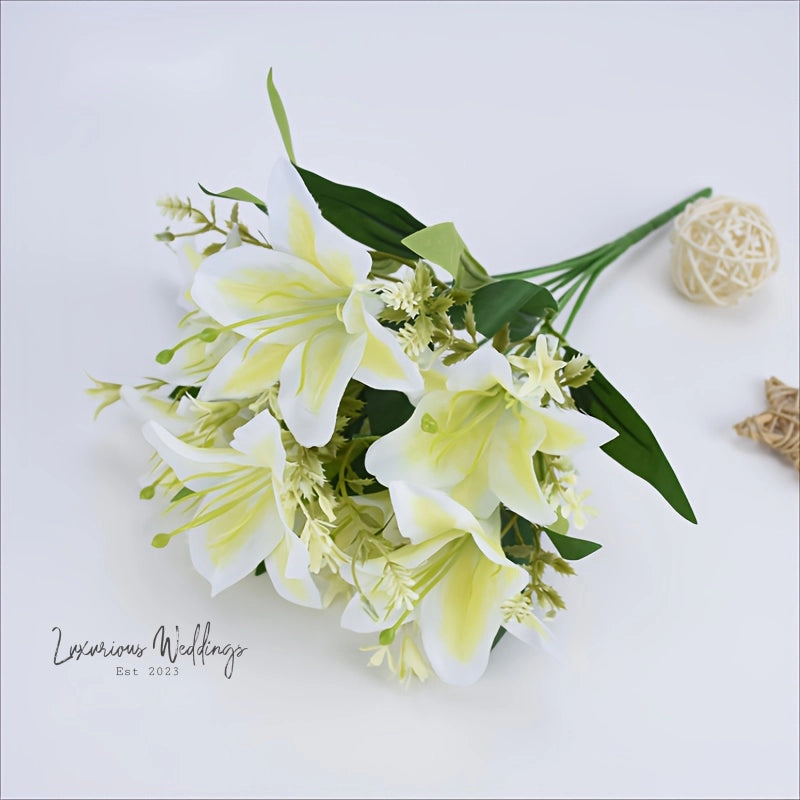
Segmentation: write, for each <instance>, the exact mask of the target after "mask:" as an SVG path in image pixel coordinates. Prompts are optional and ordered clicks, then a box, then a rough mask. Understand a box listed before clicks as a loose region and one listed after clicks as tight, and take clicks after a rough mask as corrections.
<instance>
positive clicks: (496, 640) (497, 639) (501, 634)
mask: <svg viewBox="0 0 800 800" xmlns="http://www.w3.org/2000/svg"><path fill="white" fill-rule="evenodd" d="M505 635H506V629H505V628H503V627H502V626H501V627H500V628H498V630H497V633H496V634H495V637H494V641H493V642H492V650H494V649H495V647H497V645H498V644H500V640H501V639H502V638H503V637H504V636H505Z"/></svg>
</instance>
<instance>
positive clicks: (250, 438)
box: [231, 411, 286, 476]
mask: <svg viewBox="0 0 800 800" xmlns="http://www.w3.org/2000/svg"><path fill="white" fill-rule="evenodd" d="M231 447H232V448H233V449H234V450H238V451H239V452H240V453H242V454H243V455H245V456H247V458H248V460H249V462H250V463H251V464H252V465H253V466H258V467H269V468H270V469H271V470H272V473H273V475H274V476H281V475H283V471H284V469H285V468H286V451H285V450H284V449H283V442H282V441H281V428H280V425H278V421H277V420H276V419H275V417H273V416H272V414H270V413H269V411H262V412H261V413H260V414H256V415H255V416H254V417H253V419H251V420H250V421H249V422H247V423H246V424H244V425H242V426H241V427H239V428H237V429H236V432H235V433H234V434H233V441H232V442H231Z"/></svg>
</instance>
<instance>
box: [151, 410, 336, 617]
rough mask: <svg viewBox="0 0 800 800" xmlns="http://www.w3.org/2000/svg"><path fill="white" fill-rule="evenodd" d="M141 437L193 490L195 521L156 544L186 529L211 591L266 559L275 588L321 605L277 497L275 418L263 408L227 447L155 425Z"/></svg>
mask: <svg viewBox="0 0 800 800" xmlns="http://www.w3.org/2000/svg"><path fill="white" fill-rule="evenodd" d="M144 435H145V438H146V439H147V441H148V442H150V444H151V445H152V446H153V447H154V448H155V449H156V451H157V452H158V454H159V456H160V457H161V458H162V459H163V460H164V461H165V462H166V463H167V464H169V466H170V467H172V469H173V470H174V471H175V473H176V475H177V476H178V478H179V479H180V481H181V483H183V484H184V486H186V487H188V488H189V489H191V490H192V491H193V492H194V494H193V495H190V497H192V498H194V499H195V500H196V501H197V500H199V503H197V510H196V512H195V515H194V517H193V519H191V520H190V521H189V522H188V523H186V524H185V525H182V526H181V527H179V528H177V529H176V530H174V531H173V532H172V533H170V534H160V535H159V537H156V540H154V543H156V544H160V545H161V546H163V545H164V544H166V543H167V542H168V541H169V538H171V537H172V536H174V535H176V534H178V533H182V532H183V531H187V535H188V537H189V549H190V552H191V557H192V563H193V564H194V566H195V569H197V571H198V572H199V573H200V574H201V575H203V576H204V577H205V578H206V579H207V580H208V581H209V582H210V583H211V590H212V595H215V594H217V593H218V592H220V591H222V590H223V589H225V588H227V587H228V586H231V585H232V584H234V583H236V582H237V581H239V580H241V579H242V578H244V577H245V576H246V575H248V574H250V573H251V572H252V571H253V570H254V569H255V568H256V566H258V564H259V563H260V562H261V561H262V560H265V561H266V567H267V572H268V573H269V576H270V578H271V579H272V583H273V584H274V586H275V589H276V590H277V591H278V593H279V594H280V595H282V596H283V597H285V598H286V599H287V600H291V601H292V602H294V603H298V604H300V605H306V606H312V607H314V608H319V607H321V605H322V602H321V598H320V595H319V591H318V589H317V586H316V585H315V583H314V581H313V579H312V577H311V575H310V573H309V570H308V564H309V556H308V551H307V550H306V548H305V547H304V545H303V543H302V542H301V541H300V539H299V538H298V537H297V535H296V534H295V533H294V532H293V531H292V528H291V525H290V524H289V523H288V521H287V519H286V517H285V513H284V510H283V507H282V502H281V493H282V489H283V485H282V479H283V473H284V469H285V466H286V456H285V452H284V448H283V444H282V443H281V432H280V427H279V426H278V423H277V422H276V421H275V420H274V419H273V418H272V417H271V416H270V415H269V414H266V413H262V414H259V415H258V416H257V417H254V418H253V419H252V420H250V422H248V423H247V424H245V425H242V426H241V427H239V428H237V429H236V432H235V434H234V437H233V440H232V441H231V446H230V447H226V448H217V447H213V448H211V447H202V448H201V447H195V446H193V445H189V444H186V443H185V442H182V441H181V440H180V439H178V438H176V437H175V436H173V435H172V434H171V433H169V432H168V431H167V430H165V429H164V428H163V427H162V426H160V425H158V424H157V423H155V422H148V423H147V424H146V425H145V426H144Z"/></svg>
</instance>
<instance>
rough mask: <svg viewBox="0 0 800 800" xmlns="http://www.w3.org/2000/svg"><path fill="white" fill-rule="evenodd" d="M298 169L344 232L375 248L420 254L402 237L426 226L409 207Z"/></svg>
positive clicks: (409, 256) (325, 214) (327, 215)
mask: <svg viewBox="0 0 800 800" xmlns="http://www.w3.org/2000/svg"><path fill="white" fill-rule="evenodd" d="M297 171H298V172H299V173H300V177H301V178H302V179H303V182H304V183H305V185H306V187H307V189H308V191H309V192H311V194H312V196H313V197H314V199H315V200H316V201H317V203H318V205H319V207H320V210H321V211H322V216H323V217H325V219H326V220H328V222H330V223H331V224H332V225H335V226H336V227H337V228H338V229H339V230H340V231H341V232H342V233H344V234H345V235H347V236H349V237H350V238H351V239H355V240H356V241H357V242H361V244H363V245H366V246H367V247H369V248H370V249H372V250H379V251H380V252H382V253H389V254H390V255H394V256H400V257H401V258H406V259H413V258H415V257H416V256H415V254H414V253H413V252H412V251H411V250H409V249H408V248H407V247H405V246H404V245H403V244H402V241H403V239H404V238H405V237H406V236H408V235H410V234H412V233H414V232H415V231H418V230H420V229H421V228H424V227H425V226H424V225H423V224H422V223H421V222H420V221H419V220H418V219H414V217H412V216H411V214H409V213H408V211H406V210H405V209H403V208H401V207H400V206H398V205H397V204H396V203H392V202H391V201H390V200H384V199H383V198H382V197H378V195H376V194H373V193H372V192H368V191H367V190H366V189H359V188H357V187H355V186H345V185H344V184H341V183H334V182H333V181H329V180H328V179H327V178H323V177H321V176H320V175H316V174H315V173H313V172H310V171H309V170H307V169H303V168H302V167H297Z"/></svg>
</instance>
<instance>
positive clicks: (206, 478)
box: [142, 421, 250, 492]
mask: <svg viewBox="0 0 800 800" xmlns="http://www.w3.org/2000/svg"><path fill="white" fill-rule="evenodd" d="M142 432H143V434H144V438H145V439H146V440H147V441H148V442H149V443H150V444H151V445H152V446H153V447H154V448H155V450H156V452H157V453H158V454H159V456H161V458H162V459H163V460H164V461H165V462H166V463H167V464H169V465H170V466H171V467H172V469H173V470H174V471H175V474H176V475H177V476H178V478H179V479H180V481H181V483H184V484H185V485H186V486H188V487H189V488H190V489H192V490H193V491H195V492H199V491H204V490H206V489H210V488H213V487H214V486H216V485H217V484H218V483H219V482H220V480H221V479H222V478H224V477H225V476H226V475H230V474H231V473H232V472H234V471H236V470H237V469H240V468H241V467H246V466H250V463H249V459H248V458H247V457H246V456H244V455H242V454H241V453H240V452H239V451H237V450H233V449H232V448H207V447H195V446H194V445H190V444H186V442H182V441H181V440H180V439H178V438H176V437H175V436H173V435H172V434H171V433H170V432H169V431H167V430H166V429H164V428H163V427H162V426H161V425H159V424H158V423H157V422H152V421H151V422H148V423H146V424H145V426H144V427H143V428H142Z"/></svg>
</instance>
